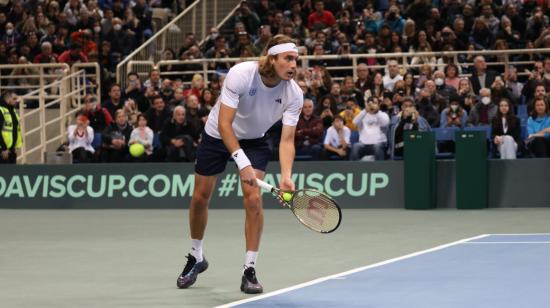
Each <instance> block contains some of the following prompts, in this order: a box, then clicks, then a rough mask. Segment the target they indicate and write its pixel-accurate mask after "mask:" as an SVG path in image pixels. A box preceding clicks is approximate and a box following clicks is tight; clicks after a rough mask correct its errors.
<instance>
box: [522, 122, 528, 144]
mask: <svg viewBox="0 0 550 308" xmlns="http://www.w3.org/2000/svg"><path fill="white" fill-rule="evenodd" d="M527 135H528V133H527V125H523V124H522V125H521V133H520V138H521V140H525V139H527Z"/></svg>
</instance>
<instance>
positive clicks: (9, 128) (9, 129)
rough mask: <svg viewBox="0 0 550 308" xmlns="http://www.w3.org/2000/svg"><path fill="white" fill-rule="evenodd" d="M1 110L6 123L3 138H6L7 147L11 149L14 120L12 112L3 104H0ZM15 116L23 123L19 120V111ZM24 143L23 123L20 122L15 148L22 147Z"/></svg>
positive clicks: (3, 128)
mask: <svg viewBox="0 0 550 308" xmlns="http://www.w3.org/2000/svg"><path fill="white" fill-rule="evenodd" d="M0 112H2V116H3V117H4V125H3V126H2V139H4V143H5V144H6V147H7V148H8V149H11V146H12V145H13V121H12V118H11V113H10V110H9V109H8V108H6V107H3V106H0ZM15 117H16V118H17V122H19V123H21V122H20V121H19V114H17V112H16V113H15ZM22 144H23V140H22V139H21V124H19V125H18V126H17V141H16V142H15V148H16V149H19V148H21V145H22Z"/></svg>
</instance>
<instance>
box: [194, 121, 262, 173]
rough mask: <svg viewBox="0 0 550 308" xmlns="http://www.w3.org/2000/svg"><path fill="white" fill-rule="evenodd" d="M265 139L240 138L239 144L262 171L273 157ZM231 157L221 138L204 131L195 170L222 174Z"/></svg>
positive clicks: (253, 163) (256, 167) (253, 164)
mask: <svg viewBox="0 0 550 308" xmlns="http://www.w3.org/2000/svg"><path fill="white" fill-rule="evenodd" d="M265 139H266V138H258V139H244V140H239V144H240V145H241V148H242V149H243V151H244V153H245V154H246V156H247V157H248V159H249V160H250V163H252V167H253V168H254V169H258V170H262V171H265V168H266V167H267V163H268V161H269V158H270V157H271V150H270V149H269V146H268V144H267V142H266V140H265ZM230 157H231V153H229V151H228V150H227V148H226V147H225V144H224V143H223V141H222V140H221V139H217V138H214V137H212V136H210V135H208V134H207V133H204V132H203V133H202V138H201V143H200V144H199V147H198V148H197V159H196V161H195V172H196V173H198V174H200V175H204V176H209V175H216V174H220V173H222V172H223V171H224V170H225V165H226V164H227V161H228V160H229V158H230Z"/></svg>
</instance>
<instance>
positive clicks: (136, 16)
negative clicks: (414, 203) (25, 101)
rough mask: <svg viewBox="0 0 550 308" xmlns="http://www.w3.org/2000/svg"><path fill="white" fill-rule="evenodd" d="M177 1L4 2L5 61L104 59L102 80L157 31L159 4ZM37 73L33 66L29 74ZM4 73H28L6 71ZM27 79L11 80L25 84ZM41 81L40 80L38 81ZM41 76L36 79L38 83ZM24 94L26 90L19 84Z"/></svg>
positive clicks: (1, 47)
mask: <svg viewBox="0 0 550 308" xmlns="http://www.w3.org/2000/svg"><path fill="white" fill-rule="evenodd" d="M179 3H180V2H179V1H176V0H44V1H42V0H39V1H26V0H25V1H24V0H6V1H0V64H31V63H67V64H69V65H72V64H74V63H77V62H83V63H85V62H98V63H99V64H100V67H101V79H102V80H101V81H100V80H91V82H93V83H98V82H103V84H104V85H105V86H108V84H109V83H111V82H112V81H113V80H114V76H115V75H114V74H115V68H116V65H117V64H118V63H119V62H120V61H121V59H124V57H126V56H127V55H128V54H129V53H131V52H132V51H133V50H134V49H136V48H137V47H139V46H140V45H141V44H142V43H143V42H144V41H145V40H147V39H148V38H149V37H151V36H152V34H153V30H154V29H153V20H152V17H153V14H152V9H153V8H155V7H163V8H176V9H179ZM32 72H35V70H33V69H28V72H27V73H32ZM1 73H2V74H3V75H9V74H12V75H24V74H20V73H21V72H17V71H16V70H13V71H11V70H7V69H5V70H2V71H1ZM25 82H26V79H25V78H13V79H9V84H10V85H15V86H24V85H26V83H25ZM32 82H35V81H32ZM37 82H38V81H36V83H37ZM17 92H18V93H19V94H24V93H25V89H24V88H21V87H20V88H19V89H18V91H17Z"/></svg>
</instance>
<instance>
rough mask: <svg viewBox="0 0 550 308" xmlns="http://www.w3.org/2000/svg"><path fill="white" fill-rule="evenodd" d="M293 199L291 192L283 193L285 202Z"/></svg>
mask: <svg viewBox="0 0 550 308" xmlns="http://www.w3.org/2000/svg"><path fill="white" fill-rule="evenodd" d="M291 199H292V194H291V193H288V192H286V193H283V200H285V202H289V201H290V200H291Z"/></svg>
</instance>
